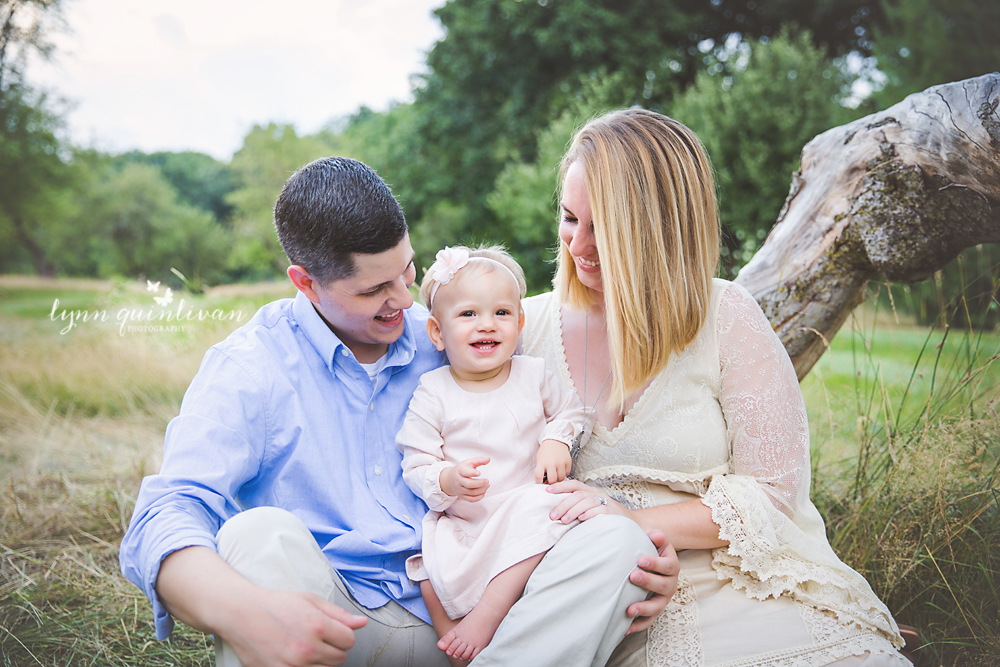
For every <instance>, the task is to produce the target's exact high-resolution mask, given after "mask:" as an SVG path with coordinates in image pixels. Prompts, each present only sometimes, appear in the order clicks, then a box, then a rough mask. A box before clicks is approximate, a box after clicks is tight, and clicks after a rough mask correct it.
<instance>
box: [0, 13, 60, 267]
mask: <svg viewBox="0 0 1000 667" xmlns="http://www.w3.org/2000/svg"><path fill="white" fill-rule="evenodd" d="M61 16H62V1H61V0H0V241H3V244H2V247H3V250H0V265H2V266H4V267H5V268H8V267H22V266H25V264H27V263H29V262H30V266H31V267H32V268H33V269H34V270H35V271H36V272H37V273H40V274H43V275H51V274H53V273H54V271H55V267H54V266H53V264H52V262H51V261H50V260H49V257H48V254H47V252H46V239H47V237H48V236H49V235H50V232H51V231H52V229H53V227H54V226H56V225H58V224H59V220H60V218H61V212H60V211H59V210H58V209H59V204H61V203H62V201H61V198H60V197H59V196H57V193H58V192H59V191H60V189H61V188H62V187H65V186H66V184H67V183H68V180H69V178H70V172H69V169H68V168H67V165H66V164H65V162H64V160H63V156H62V154H61V147H60V142H59V139H58V136H57V135H58V132H59V131H60V130H61V128H62V119H61V117H60V116H59V114H58V113H57V112H56V111H55V110H54V109H53V106H52V104H51V101H50V100H49V99H48V97H47V96H46V95H45V94H44V93H39V92H36V91H34V90H33V89H32V88H31V87H30V86H28V85H27V84H26V83H25V80H24V69H25V66H26V63H27V59H28V56H29V55H31V54H32V53H34V54H37V55H40V56H42V57H43V58H47V57H49V55H50V54H51V53H52V43H51V42H50V41H49V40H48V33H49V31H50V29H51V28H52V27H57V26H58V25H59V23H60V22H61Z"/></svg>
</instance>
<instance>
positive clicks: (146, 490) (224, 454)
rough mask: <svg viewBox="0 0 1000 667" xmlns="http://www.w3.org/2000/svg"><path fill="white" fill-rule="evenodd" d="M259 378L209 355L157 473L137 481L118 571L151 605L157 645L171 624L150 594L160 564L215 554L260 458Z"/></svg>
mask: <svg viewBox="0 0 1000 667" xmlns="http://www.w3.org/2000/svg"><path fill="white" fill-rule="evenodd" d="M260 386H261V383H260V382H259V379H257V378H255V377H254V375H253V374H252V373H251V372H250V371H248V369H246V368H244V367H243V366H241V365H240V364H238V363H237V362H235V361H234V360H233V359H231V358H230V357H229V356H227V355H226V354H225V353H223V352H221V351H219V350H218V349H215V348H213V349H210V350H209V351H208V353H206V355H205V358H204V360H203V361H202V365H201V368H200V369H199V371H198V374H197V375H196V376H195V378H194V380H192V382H191V386H190V387H188V390H187V392H186V393H185V394H184V400H183V402H182V403H181V410H180V414H179V415H178V416H177V417H175V418H174V419H173V420H171V422H170V424H169V425H168V427H167V432H166V438H165V442H164V450H163V464H162V466H161V468H160V471H159V473H157V474H155V475H151V476H149V477H146V478H145V479H144V480H143V481H142V485H141V487H140V489H139V494H138V496H137V498H136V504H135V509H134V511H133V513H132V522H131V524H130V526H129V529H128V531H127V532H126V534H125V537H124V538H123V540H122V545H121V549H120V552H119V559H120V562H121V568H122V573H123V574H124V575H125V576H126V577H127V578H128V579H129V580H130V581H132V582H133V583H135V584H136V585H137V586H139V588H141V589H142V590H143V592H144V593H145V594H146V596H147V597H148V598H149V599H150V601H151V602H152V604H153V615H154V620H155V626H156V636H157V638H158V639H165V638H166V637H167V636H168V635H169V634H170V632H171V631H172V629H173V620H172V619H171V618H170V616H169V614H168V613H167V611H166V609H165V608H164V607H163V605H162V604H161V603H160V600H159V598H158V596H157V594H156V588H155V586H156V578H157V576H158V574H159V570H160V563H161V562H162V561H163V559H164V558H165V557H166V556H168V555H169V554H171V553H173V552H174V551H177V550H179V549H184V548H186V547H191V546H204V547H209V548H211V549H215V548H216V542H215V535H216V533H217V532H218V530H219V528H220V527H221V525H222V523H223V522H225V521H226V520H228V519H229V518H231V517H233V516H235V515H236V514H237V513H239V511H240V509H241V508H240V505H239V503H238V495H239V490H240V488H241V487H242V486H243V485H244V484H245V483H246V482H247V481H249V480H251V479H253V478H254V477H255V476H256V474H257V473H258V471H259V469H260V463H261V461H262V459H263V455H264V448H265V441H266V433H267V414H266V410H265V407H264V406H265V404H264V401H263V398H262V394H261V391H260V389H259V387H260Z"/></svg>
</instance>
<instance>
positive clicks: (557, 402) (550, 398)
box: [537, 359, 584, 447]
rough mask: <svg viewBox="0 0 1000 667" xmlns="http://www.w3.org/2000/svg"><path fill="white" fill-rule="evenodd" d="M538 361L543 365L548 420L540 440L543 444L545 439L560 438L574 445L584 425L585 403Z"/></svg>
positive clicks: (542, 385)
mask: <svg viewBox="0 0 1000 667" xmlns="http://www.w3.org/2000/svg"><path fill="white" fill-rule="evenodd" d="M537 361H538V362H539V363H540V364H541V365H542V369H541V373H542V384H541V394H542V406H543V408H544V410H545V421H546V422H547V423H546V424H545V428H544V429H542V434H541V436H540V437H539V439H538V442H539V444H541V442H542V441H543V440H558V441H559V442H562V443H564V444H565V445H566V446H567V447H572V446H573V440H574V438H576V434H577V433H578V432H579V431H580V429H581V428H582V427H583V423H584V411H583V403H581V402H580V398H579V397H578V396H577V395H576V392H575V391H573V390H572V389H570V388H569V387H565V386H563V384H562V383H561V382H559V378H557V377H556V375H555V373H552V372H551V371H549V370H548V369H547V368H545V367H544V362H543V361H542V360H541V359H538V360H537Z"/></svg>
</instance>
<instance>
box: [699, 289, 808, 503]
mask: <svg viewBox="0 0 1000 667" xmlns="http://www.w3.org/2000/svg"><path fill="white" fill-rule="evenodd" d="M718 330H719V361H720V365H721V368H722V379H721V388H720V397H719V402H720V403H721V405H722V411H723V414H725V416H726V427H727V436H728V440H729V446H730V450H731V451H732V466H733V472H734V473H736V474H737V475H746V476H749V477H753V478H754V479H755V480H757V482H758V483H760V484H761V487H762V489H763V491H764V492H765V493H766V494H767V496H768V498H769V499H770V501H771V503H772V504H773V505H774V506H775V507H776V508H777V509H778V510H780V511H781V512H782V513H783V514H785V515H786V516H789V517H791V516H792V515H793V514H794V512H795V508H796V507H797V506H798V505H799V500H800V498H801V497H802V495H803V494H805V496H806V497H808V494H809V488H808V480H809V476H808V470H809V424H808V421H807V418H806V406H805V402H804V401H803V400H802V392H801V391H800V390H799V382H798V379H797V378H796V376H795V369H794V368H793V367H792V362H791V360H790V359H789V358H788V353H787V352H785V348H784V346H782V344H781V341H780V340H779V339H778V336H777V335H775V333H774V331H773V330H772V329H771V324H770V322H768V320H767V318H766V317H765V316H764V313H763V312H761V309H760V306H758V305H757V302H756V301H754V299H753V297H752V296H750V293H749V292H747V291H746V290H745V289H744V288H742V287H740V286H739V285H730V286H729V287H728V289H726V291H725V293H724V294H723V295H722V301H721V303H720V304H719V329H718Z"/></svg>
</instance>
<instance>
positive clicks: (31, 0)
mask: <svg viewBox="0 0 1000 667" xmlns="http://www.w3.org/2000/svg"><path fill="white" fill-rule="evenodd" d="M62 9H63V0H0V95H2V94H3V91H4V90H5V89H6V87H7V86H10V85H19V84H22V83H23V77H24V67H25V64H26V61H27V58H28V56H29V55H30V54H31V53H36V54H38V55H40V56H41V57H43V58H48V57H49V56H50V55H51V54H52V51H53V45H52V42H50V41H49V33H50V32H51V30H52V29H53V28H58V27H61V26H62V20H63V19H62Z"/></svg>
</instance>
